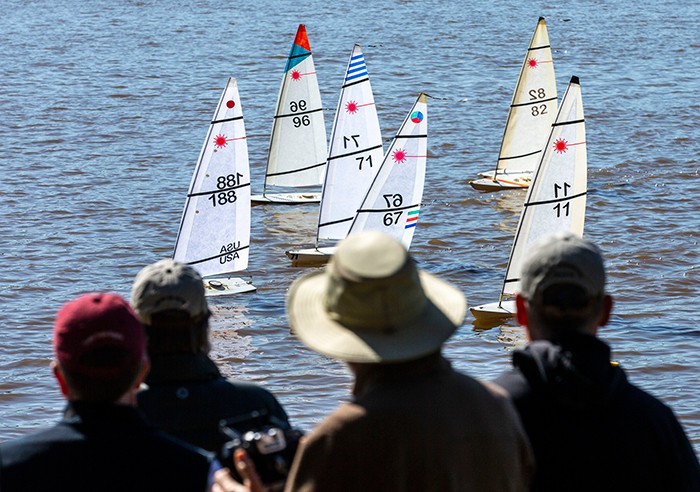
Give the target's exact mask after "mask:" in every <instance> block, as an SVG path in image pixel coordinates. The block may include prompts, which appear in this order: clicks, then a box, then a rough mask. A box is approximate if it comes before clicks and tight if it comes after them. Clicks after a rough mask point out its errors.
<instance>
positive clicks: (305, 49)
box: [284, 24, 311, 72]
mask: <svg viewBox="0 0 700 492" xmlns="http://www.w3.org/2000/svg"><path fill="white" fill-rule="evenodd" d="M310 56H311V46H310V45H309V38H308V37H307V36H306V26H305V25H304V24H299V29H297V35H296V37H295V38H294V44H293V45H292V49H291V51H290V52H289V58H287V66H285V67H284V71H285V72H288V71H289V70H291V69H292V68H294V67H295V66H297V65H298V64H299V63H301V62H303V61H304V60H306V59H307V58H308V57H310Z"/></svg>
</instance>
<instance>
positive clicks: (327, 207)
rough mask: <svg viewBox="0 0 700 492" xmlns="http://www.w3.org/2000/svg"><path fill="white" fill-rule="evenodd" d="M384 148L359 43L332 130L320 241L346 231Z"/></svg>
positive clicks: (339, 235)
mask: <svg viewBox="0 0 700 492" xmlns="http://www.w3.org/2000/svg"><path fill="white" fill-rule="evenodd" d="M383 156H384V149H383V146H382V135H381V130H380V127H379V118H378V116H377V108H376V105H375V103H374V96H373V94H372V85H371V84H370V80H369V73H368V72H367V65H366V63H365V58H364V55H363V53H362V48H361V47H360V45H358V44H356V45H355V46H354V47H353V50H352V53H351V55H350V59H349V61H348V66H347V69H346V71H345V79H344V81H343V86H342V88H341V90H340V97H339V99H338V107H337V109H336V112H335V119H334V121H333V127H332V130H331V139H330V146H329V150H328V161H327V164H326V176H325V180H324V183H323V189H322V192H321V205H320V209H319V221H318V229H317V236H316V242H317V245H318V241H319V240H320V239H331V240H339V239H343V238H344V237H345V236H347V234H348V231H349V230H350V225H351V224H352V221H353V219H354V218H355V214H356V213H357V209H358V207H359V206H360V204H361V202H362V199H363V198H364V196H365V194H366V193H367V189H368V188H369V185H370V183H372V181H373V180H374V177H375V175H376V174H377V171H378V170H379V167H380V166H381V162H382V157H383Z"/></svg>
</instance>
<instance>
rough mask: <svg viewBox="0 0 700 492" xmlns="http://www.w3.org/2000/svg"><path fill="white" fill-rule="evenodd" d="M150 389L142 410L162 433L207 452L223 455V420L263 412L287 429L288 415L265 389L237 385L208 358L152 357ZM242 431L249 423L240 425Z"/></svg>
mask: <svg viewBox="0 0 700 492" xmlns="http://www.w3.org/2000/svg"><path fill="white" fill-rule="evenodd" d="M151 362H152V366H151V372H150V373H149V375H148V377H147V378H146V385H147V387H146V388H145V389H143V390H141V391H139V393H138V394H137V398H138V407H139V409H141V411H142V412H143V414H144V415H145V416H146V418H147V419H148V421H149V422H151V423H152V424H153V425H155V426H156V427H158V428H159V429H161V430H163V431H165V432H167V433H169V434H172V435H174V436H177V437H179V438H180V439H183V440H184V441H187V442H189V443H190V444H193V445H195V446H198V447H201V448H203V449H206V450H208V451H213V452H219V451H221V448H222V446H223V445H224V443H225V442H226V441H227V440H229V438H228V437H227V436H226V435H224V434H223V433H222V432H221V431H220V430H219V424H220V422H221V420H227V419H233V418H236V417H242V416H246V415H249V414H251V412H254V411H264V412H266V413H267V414H268V415H269V416H272V417H273V418H274V419H275V421H276V422H277V424H278V427H280V428H283V429H288V428H289V419H288V417H287V414H286V412H285V411H284V409H283V408H282V406H281V405H280V404H279V402H278V401H277V400H276V399H275V397H274V396H273V395H272V393H270V392H269V391H267V390H266V389H264V388H262V387H260V386H257V385H254V384H250V383H240V382H232V381H230V380H228V379H226V378H224V377H223V376H222V375H221V372H219V369H218V368H217V366H216V364H215V363H214V361H212V360H211V359H210V358H209V357H207V356H206V355H204V354H199V355H194V354H177V355H161V356H157V357H154V358H153V359H152V361H151ZM241 425H242V427H241V428H240V429H239V430H241V431H247V430H249V429H250V424H248V425H246V424H245V423H242V424H241Z"/></svg>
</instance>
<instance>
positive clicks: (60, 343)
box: [53, 292, 146, 377]
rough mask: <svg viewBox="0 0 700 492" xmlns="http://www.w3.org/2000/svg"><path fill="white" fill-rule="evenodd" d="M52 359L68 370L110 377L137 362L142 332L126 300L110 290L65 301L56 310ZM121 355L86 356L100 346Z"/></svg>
mask: <svg viewBox="0 0 700 492" xmlns="http://www.w3.org/2000/svg"><path fill="white" fill-rule="evenodd" d="M53 346H54V351H55V354H56V360H58V362H59V363H60V364H61V365H62V366H64V367H65V368H66V369H68V370H70V371H76V372H80V373H84V374H92V375H95V376H100V377H110V376H113V375H116V374H119V373H120V372H121V371H123V370H125V369H126V368H128V367H131V366H133V365H134V364H138V363H139V362H140V360H141V359H142V358H143V357H144V354H145V352H146V332H145V329H144V327H143V325H142V324H141V321H140V320H139V318H138V316H137V315H136V313H135V312H134V311H133V310H132V308H131V307H130V306H129V303H128V302H127V301H126V300H125V299H124V298H122V297H121V296H119V295H118V294H113V293H104V292H93V293H90V294H85V295H83V296H81V297H78V298H77V299H74V300H72V301H69V302H67V303H66V304H64V305H63V307H62V308H61V309H60V310H59V311H58V313H57V315H56V322H55V324H54V332H53ZM108 347H109V348H116V349H122V350H123V352H124V356H123V357H117V358H110V359H109V360H107V359H102V360H101V359H96V358H95V357H87V356H89V355H90V354H91V353H92V352H94V351H96V350H98V349H104V348H108Z"/></svg>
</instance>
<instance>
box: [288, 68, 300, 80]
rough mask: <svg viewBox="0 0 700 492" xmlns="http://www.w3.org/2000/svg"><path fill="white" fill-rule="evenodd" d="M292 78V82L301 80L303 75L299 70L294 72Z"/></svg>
mask: <svg viewBox="0 0 700 492" xmlns="http://www.w3.org/2000/svg"><path fill="white" fill-rule="evenodd" d="M290 76H291V77H292V80H299V79H301V74H300V73H299V70H293V71H292V73H291V75H290Z"/></svg>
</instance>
